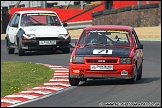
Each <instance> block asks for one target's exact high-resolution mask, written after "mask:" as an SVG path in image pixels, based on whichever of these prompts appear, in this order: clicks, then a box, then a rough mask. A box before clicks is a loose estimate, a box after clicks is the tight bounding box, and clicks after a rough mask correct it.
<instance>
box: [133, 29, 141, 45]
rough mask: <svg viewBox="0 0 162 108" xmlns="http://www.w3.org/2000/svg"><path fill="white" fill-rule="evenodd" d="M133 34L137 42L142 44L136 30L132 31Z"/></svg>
mask: <svg viewBox="0 0 162 108" xmlns="http://www.w3.org/2000/svg"><path fill="white" fill-rule="evenodd" d="M132 34H133V35H134V38H135V42H136V44H140V41H139V39H138V36H137V34H136V32H135V30H133V31H132Z"/></svg>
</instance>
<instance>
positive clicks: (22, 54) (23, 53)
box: [18, 40, 25, 56]
mask: <svg viewBox="0 0 162 108" xmlns="http://www.w3.org/2000/svg"><path fill="white" fill-rule="evenodd" d="M18 55H19V56H24V55H25V51H24V50H23V49H22V43H21V41H20V40H19V42H18Z"/></svg>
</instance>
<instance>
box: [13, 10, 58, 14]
mask: <svg viewBox="0 0 162 108" xmlns="http://www.w3.org/2000/svg"><path fill="white" fill-rule="evenodd" d="M15 13H20V14H24V13H55V12H53V11H48V10H26V11H16V12H15Z"/></svg>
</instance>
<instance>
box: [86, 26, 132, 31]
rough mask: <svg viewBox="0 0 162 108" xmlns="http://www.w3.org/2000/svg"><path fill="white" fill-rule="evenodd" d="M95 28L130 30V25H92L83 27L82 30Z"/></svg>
mask: <svg viewBox="0 0 162 108" xmlns="http://www.w3.org/2000/svg"><path fill="white" fill-rule="evenodd" d="M96 29H109V30H110V29H112V30H129V31H130V30H132V29H133V27H132V26H125V25H92V26H88V27H86V28H84V30H96Z"/></svg>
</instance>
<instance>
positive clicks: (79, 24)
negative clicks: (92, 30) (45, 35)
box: [65, 20, 92, 30]
mask: <svg viewBox="0 0 162 108" xmlns="http://www.w3.org/2000/svg"><path fill="white" fill-rule="evenodd" d="M67 24H68V26H67V27H65V28H66V29H68V30H75V29H83V28H85V27H87V26H91V25H92V20H88V21H80V22H71V23H67Z"/></svg>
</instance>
